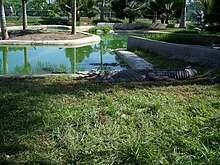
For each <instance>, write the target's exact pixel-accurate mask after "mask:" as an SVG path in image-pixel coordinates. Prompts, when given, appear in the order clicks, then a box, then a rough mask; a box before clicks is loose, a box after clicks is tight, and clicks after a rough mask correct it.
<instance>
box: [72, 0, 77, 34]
mask: <svg viewBox="0 0 220 165" xmlns="http://www.w3.org/2000/svg"><path fill="white" fill-rule="evenodd" d="M71 13H72V31H71V34H73V35H76V0H72V6H71Z"/></svg>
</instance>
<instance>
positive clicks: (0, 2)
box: [0, 0, 9, 40]
mask: <svg viewBox="0 0 220 165" xmlns="http://www.w3.org/2000/svg"><path fill="white" fill-rule="evenodd" d="M0 6H1V8H0V10H1V11H0V19H1V34H2V39H3V40H7V39H8V38H9V36H8V31H7V26H6V19H5V10H4V0H0Z"/></svg>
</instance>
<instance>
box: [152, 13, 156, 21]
mask: <svg viewBox="0 0 220 165" xmlns="http://www.w3.org/2000/svg"><path fill="white" fill-rule="evenodd" d="M152 23H157V11H154V16H153V19H152Z"/></svg>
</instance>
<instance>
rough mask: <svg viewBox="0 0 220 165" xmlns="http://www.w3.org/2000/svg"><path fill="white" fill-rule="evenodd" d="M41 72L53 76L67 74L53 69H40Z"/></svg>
mask: <svg viewBox="0 0 220 165" xmlns="http://www.w3.org/2000/svg"><path fill="white" fill-rule="evenodd" d="M40 70H42V71H44V72H47V73H52V74H67V72H62V71H57V70H55V69H53V68H40Z"/></svg>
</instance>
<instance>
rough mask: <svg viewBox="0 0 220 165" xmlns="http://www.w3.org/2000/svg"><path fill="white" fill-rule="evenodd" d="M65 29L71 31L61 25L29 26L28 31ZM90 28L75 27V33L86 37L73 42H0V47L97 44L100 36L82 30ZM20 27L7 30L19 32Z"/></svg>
mask: <svg viewBox="0 0 220 165" xmlns="http://www.w3.org/2000/svg"><path fill="white" fill-rule="evenodd" d="M48 27H50V28H51V27H52V28H66V29H68V30H71V27H70V26H63V25H40V26H29V27H28V29H42V28H48ZM90 27H91V26H88V27H87V26H86V27H85V26H83V27H80V26H79V27H77V31H78V32H80V33H84V34H87V35H88V37H84V38H79V39H75V40H0V45H62V46H65V45H71V46H86V45H89V44H92V43H98V42H100V41H101V38H100V36H98V35H92V34H89V33H86V32H83V31H84V30H86V29H87V30H88V28H90ZM21 29H22V26H13V27H8V30H21Z"/></svg>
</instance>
